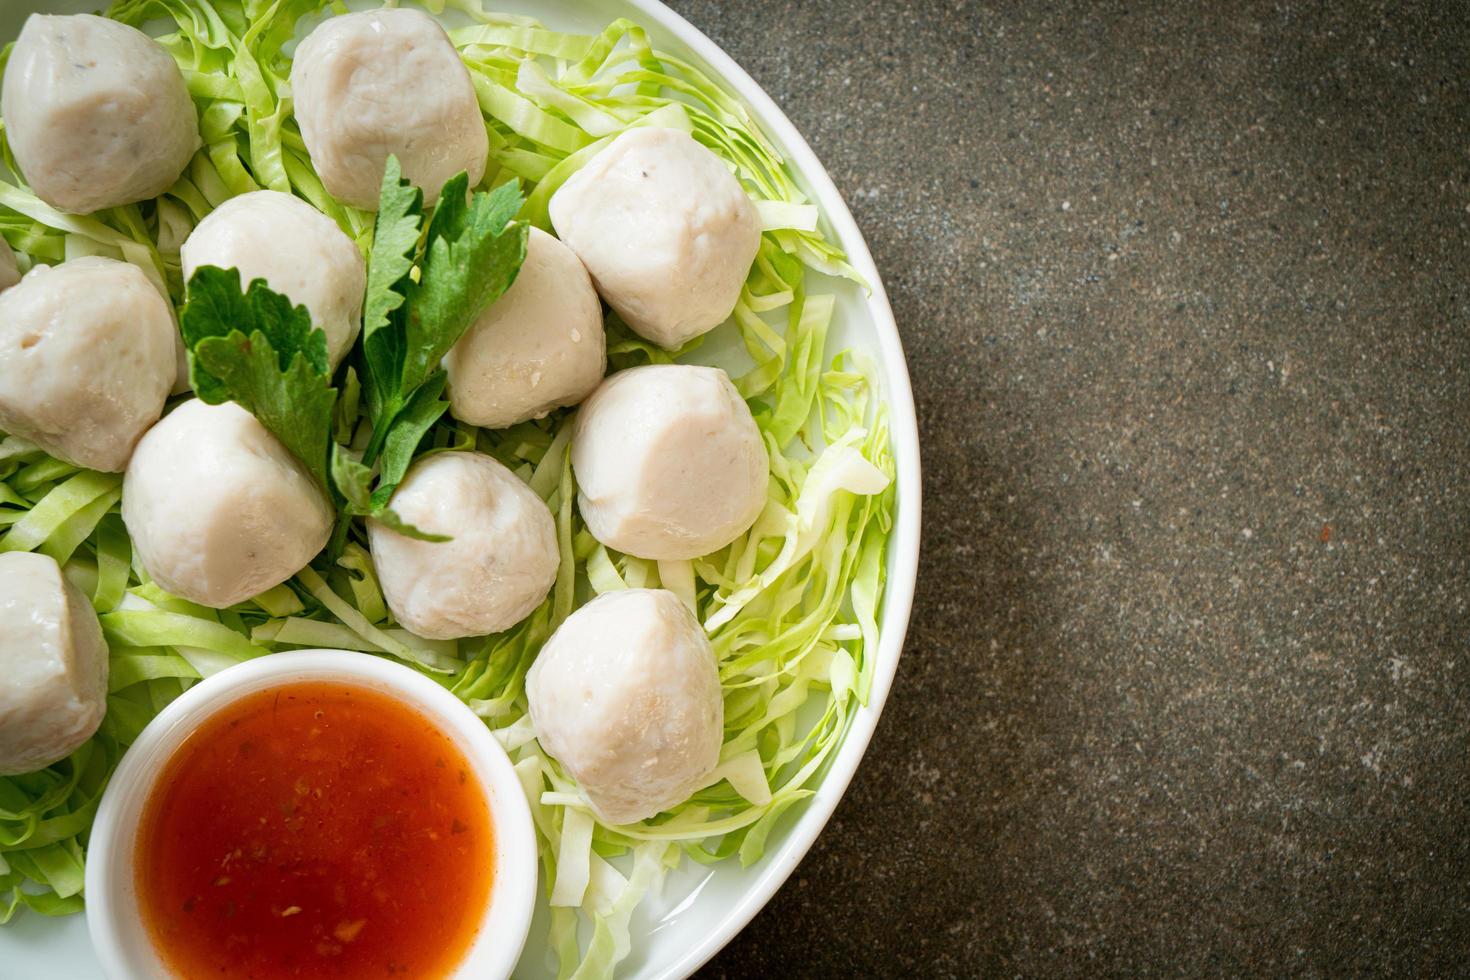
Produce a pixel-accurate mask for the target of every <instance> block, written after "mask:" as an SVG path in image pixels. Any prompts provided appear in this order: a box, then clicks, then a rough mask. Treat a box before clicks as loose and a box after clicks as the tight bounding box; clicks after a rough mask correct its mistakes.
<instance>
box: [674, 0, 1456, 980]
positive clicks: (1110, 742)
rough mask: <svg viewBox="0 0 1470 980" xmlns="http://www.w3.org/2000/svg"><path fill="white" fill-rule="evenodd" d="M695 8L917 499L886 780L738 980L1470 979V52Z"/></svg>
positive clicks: (1294, 20) (1364, 20)
mask: <svg viewBox="0 0 1470 980" xmlns="http://www.w3.org/2000/svg"><path fill="white" fill-rule="evenodd" d="M675 6H676V7H677V8H678V9H679V10H680V11H681V12H683V13H684V14H685V15H686V16H688V17H689V18H690V19H691V20H692V21H693V22H694V23H695V24H696V25H698V26H699V27H701V28H702V29H703V30H705V31H706V32H707V33H708V34H709V35H710V36H711V37H713V38H714V39H715V40H716V41H717V42H719V43H720V44H721V45H723V46H724V47H725V48H726V49H727V50H728V51H730V52H731V53H732V54H733V55H734V56H735V58H736V59H737V60H738V61H739V62H740V63H741V64H742V65H744V66H745V67H746V68H747V69H748V70H749V71H750V72H751V74H753V75H754V76H755V78H756V79H757V80H758V81H759V82H760V83H761V84H762V85H764V86H765V87H766V89H767V91H769V92H770V93H771V95H772V96H774V98H775V99H776V101H777V102H778V103H779V104H780V105H781V106H782V107H783V108H784V109H785V110H786V112H787V113H789V114H790V116H791V118H792V119H793V120H794V121H795V123H796V125H797V127H798V128H800V129H801V130H802V131H803V132H804V133H805V134H806V135H807V136H808V138H809V139H810V140H811V142H812V145H813V147H814V148H815V149H816V151H817V154H818V155H819V156H820V157H821V158H822V159H823V161H824V162H825V163H826V165H827V166H828V168H829V169H830V170H831V172H832V176H833V177H834V178H835V180H836V182H837V185H838V187H839V188H840V189H841V190H842V192H843V194H844V195H845V196H846V197H847V200H848V201H849V202H850V203H851V205H852V208H853V211H854V212H855V214H856V216H857V219H858V223H859V224H860V225H861V226H862V228H863V230H864V232H865V233H866V234H867V237H868V241H869V243H870V244H871V245H872V248H873V252H874V254H875V256H876V258H877V261H878V265H879V268H880V269H881V270H882V272H883V275H884V278H885V281H886V282H887V285H888V289H889V291H890V293H891V295H892V298H893V303H894V307H895V312H896V313H897V315H898V321H899V324H900V327H901V329H902V331H903V338H904V343H905V344H906V346H907V349H908V354H909V359H910V368H911V370H912V372H913V377H914V383H915V388H916V392H917V397H918V403H919V414H920V427H921V429H922V432H923V438H924V456H925V460H924V461H925V473H924V491H925V494H926V499H925V531H924V557H923V567H922V570H921V573H920V580H919V594H918V601H917V604H916V606H915V609H914V620H913V626H912V629H911V631H910V639H909V643H908V647H907V649H906V651H905V653H904V659H903V663H902V665H901V667H900V669H899V674H898V679H897V682H896V686H895V688H894V691H893V696H892V699H891V700H890V701H889V703H888V708H887V711H886V713H885V715H884V717H883V722H882V725H881V726H880V728H879V730H878V734H877V737H876V739H875V741H874V743H873V747H872V751H871V752H870V753H869V755H868V758H867V760H866V762H865V763H864V765H863V767H862V769H861V770H860V771H859V773H858V776H857V778H856V780H855V782H854V783H853V786H852V789H851V791H850V792H849V794H848V796H847V798H846V799H845V800H844V801H843V803H842V805H841V806H840V807H839V809H838V810H837V813H836V816H835V818H834V820H833V822H832V823H831V825H830V826H829V828H828V830H827V832H826V833H825V834H823V836H822V837H821V839H820V840H819V841H818V843H817V845H816V847H815V849H814V850H813V851H812V853H811V855H810V856H809V857H808V858H807V859H806V861H805V862H804V863H803V864H802V865H801V867H800V868H799V869H798V870H797V872H796V874H795V875H794V876H793V877H792V879H791V881H790V882H789V883H788V884H787V885H786V887H785V888H784V889H783V890H782V891H781V893H780V894H779V895H778V896H777V897H776V899H775V900H774V901H773V902H772V903H771V905H770V906H769V908H768V909H767V910H766V911H765V912H763V913H762V914H761V915H760V916H759V917H758V918H757V919H756V920H755V923H754V925H753V927H752V928H751V929H749V930H747V932H746V933H744V934H743V935H742V936H741V937H740V938H738V939H737V940H736V941H735V942H734V943H733V944H732V945H731V946H730V947H729V949H728V950H727V951H726V952H724V953H723V954H722V955H720V956H719V957H718V958H716V959H715V960H714V961H713V962H712V963H711V965H710V966H709V968H708V971H707V972H708V975H709V976H712V977H720V976H729V977H773V976H796V977H808V976H811V977H819V976H837V975H848V974H864V975H920V976H948V975H956V976H972V975H1012V974H1019V975H1072V976H1076V975H1106V974H1122V973H1143V974H1152V975H1157V974H1170V975H1173V974H1190V975H1238V974H1240V973H1242V972H1252V973H1270V974H1280V973H1287V972H1291V973H1304V974H1309V975H1311V974H1315V975H1324V976H1325V975H1341V974H1344V973H1357V974H1363V973H1374V974H1381V973H1390V972H1392V973H1398V974H1402V975H1418V976H1430V975H1436V974H1441V975H1442V974H1445V973H1451V972H1462V971H1465V970H1466V969H1470V966H1467V963H1470V483H1467V477H1470V8H1467V5H1466V4H1465V3H1464V2H1457V0H1452V2H1446V3H1426V4H1422V5H1417V6H1406V7H1402V8H1400V7H1396V6H1384V5H1377V4H1372V5H1368V4H1357V3H1337V4H1324V5H1320V6H1319V5H1317V4H1307V3H1300V2H1296V0H1281V2H1277V3H1274V4H1267V3H1210V4H1199V5H1186V4H1173V3H1167V2H1158V0H1136V2H1129V3H1116V2H1105V3H1085V2H1078V3H1073V4H1066V3H1061V4H1058V3H1047V2H1041V0H1027V2H1015V3H1007V4H970V3H963V2H954V3H937V2H927V3H916V4H908V3H902V2H899V0H884V2H878V3H817V2H805V3H796V2H780V0H768V2H740V3H735V2H729V3H717V2H714V0H679V2H676V3H675ZM1190 8H1194V9H1190ZM1323 8H1327V9H1323Z"/></svg>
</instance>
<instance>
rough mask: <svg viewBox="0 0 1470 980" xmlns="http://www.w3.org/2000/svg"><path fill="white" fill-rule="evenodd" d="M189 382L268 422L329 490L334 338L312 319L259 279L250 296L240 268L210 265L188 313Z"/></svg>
mask: <svg viewBox="0 0 1470 980" xmlns="http://www.w3.org/2000/svg"><path fill="white" fill-rule="evenodd" d="M180 326H181V328H182V330H183V334H184V343H185V344H186V345H187V346H188V348H189V351H190V353H191V355H192V356H191V357H190V358H189V380H190V381H191V382H192V383H193V385H194V391H195V393H196V394H197V395H198V396H199V398H200V399H201V400H202V401H205V402H207V403H209V404H211V405H218V404H221V403H222V402H227V401H234V402H237V403H239V404H240V405H241V406H242V407H243V408H245V409H247V410H248V411H249V412H250V413H251V414H252V415H254V416H255V417H256V418H257V419H259V420H260V423H261V424H262V425H264V426H265V427H266V428H267V429H269V430H270V431H271V433H272V434H273V435H274V436H275V437H276V438H277V439H279V440H281V443H282V444H283V445H284V446H285V447H286V448H287V449H289V450H291V452H292V453H293V454H294V455H295V456H296V458H297V459H299V460H301V462H302V463H303V464H305V466H306V468H307V469H308V470H310V471H311V474H312V475H313V476H315V477H316V478H317V481H318V482H319V483H320V484H321V485H322V487H323V488H324V489H325V488H326V487H328V486H330V484H329V483H328V480H327V447H328V445H329V444H330V443H331V439H332V408H333V406H334V405H335V404H336V402H337V389H336V388H334V387H332V379H331V369H330V367H329V366H328V362H327V335H326V334H325V333H323V332H322V331H321V330H320V329H319V328H313V327H312V325H311V314H309V313H307V311H306V307H304V306H293V305H292V304H291V301H290V300H289V299H287V298H286V297H284V296H282V295H281V294H280V293H277V292H273V291H272V290H271V289H270V288H269V287H267V286H266V284H265V280H264V279H257V280H255V281H254V282H252V283H251V284H250V287H249V288H248V289H247V290H245V291H244V292H243V293H242V292H241V291H240V275H239V273H238V272H236V271H235V270H233V269H229V270H226V269H217V268H215V267H213V266H204V267H203V268H200V269H198V270H197V271H196V272H195V273H194V275H193V277H192V278H190V280H189V301H188V303H186V304H185V306H184V310H183V313H182V314H181V316H180Z"/></svg>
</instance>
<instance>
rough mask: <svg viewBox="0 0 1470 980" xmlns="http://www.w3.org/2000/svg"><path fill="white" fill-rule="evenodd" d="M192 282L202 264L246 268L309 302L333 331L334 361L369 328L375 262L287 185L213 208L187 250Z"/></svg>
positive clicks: (248, 277)
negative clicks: (365, 312)
mask: <svg viewBox="0 0 1470 980" xmlns="http://www.w3.org/2000/svg"><path fill="white" fill-rule="evenodd" d="M179 254H180V257H181V258H182V259H183V263H184V278H185V279H186V280H187V279H188V278H189V277H190V276H192V275H193V274H194V270H195V269H197V268H199V267H200V266H201V265H213V266H218V267H219V268H221V269H239V270H240V285H241V287H242V288H244V287H247V286H249V285H250V283H251V281H252V280H255V279H264V280H265V281H266V285H268V286H270V288H271V289H273V290H275V291H276V292H278V293H281V294H282V295H284V296H286V297H287V298H288V299H290V300H291V302H293V303H296V304H299V305H301V306H305V307H306V309H307V311H308V312H309V313H311V323H312V326H315V327H321V328H322V330H324V331H326V334H327V356H328V357H329V358H330V359H331V362H332V367H334V368H335V367H336V366H337V365H338V364H340V363H341V361H342V358H343V357H345V356H346V354H347V352H348V351H349V350H351V348H352V342H353V341H354V340H356V339H357V332H358V330H359V329H360V328H361V327H362V297H363V292H364V291H365V290H366V289H367V266H366V265H365V264H364V263H363V260H362V253H361V252H359V251H358V249H357V245H356V244H355V243H354V242H353V241H352V239H350V238H348V237H347V236H346V235H345V234H343V232H342V229H340V228H338V227H337V223H336V222H335V221H333V220H332V219H331V218H328V217H327V216H326V215H324V214H322V213H321V212H320V211H318V210H317V209H316V208H314V207H312V206H311V205H310V204H307V203H306V202H305V201H303V200H301V199H300V198H297V197H292V196H291V195H290V194H282V193H280V192H279V191H255V192H254V193H251V194H241V195H240V196H239V197H233V198H230V200H228V201H226V202H225V203H224V204H221V205H220V206H219V208H217V209H216V210H215V211H213V212H211V213H210V214H209V215H208V216H207V217H206V218H205V219H204V220H203V221H201V222H199V225H198V227H196V228H195V229H194V231H193V232H192V233H191V234H190V235H189V238H188V240H186V241H185V242H184V246H183V248H182V249H181V250H180V253H179Z"/></svg>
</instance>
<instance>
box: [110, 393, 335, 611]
mask: <svg viewBox="0 0 1470 980" xmlns="http://www.w3.org/2000/svg"><path fill="white" fill-rule="evenodd" d="M122 516H123V523H124V524H126V525H127V528H128V534H129V535H131V537H132V539H133V548H134V550H135V551H136V552H137V554H138V558H139V559H140V560H141V561H142V563H143V567H144V568H145V569H147V570H148V574H149V575H151V576H152V577H153V580H154V581H155V582H157V583H158V584H159V585H161V586H163V587H164V588H165V589H167V590H168V591H169V592H172V593H173V594H174V595H177V596H182V597H183V598H185V599H188V600H190V601H191V602H197V603H199V604H200V605H204V606H211V607H213V608H215V609H223V608H224V607H226V606H232V605H234V604H235V603H237V602H243V601H245V600H246V599H249V598H250V597H251V596H256V595H259V594H260V593H262V592H264V591H265V590H266V589H269V588H273V587H274V586H277V585H280V584H281V583H282V582H284V581H286V579H288V578H290V577H291V576H292V575H295V574H296V573H297V572H298V571H300V570H301V569H302V567H303V566H305V565H306V563H307V562H309V561H311V559H312V557H313V556H315V555H316V553H317V552H319V551H321V550H322V548H323V547H325V546H326V543H327V537H328V536H329V535H330V534H331V531H332V518H333V516H334V514H333V511H332V506H331V504H330V503H329V502H328V501H327V496H326V494H325V493H324V492H323V490H322V488H321V486H320V485H319V484H318V483H317V482H316V480H315V479H314V478H313V477H312V475H311V473H310V472H308V471H307V469H306V467H305V466H303V465H302V464H301V462H300V461H299V460H298V459H297V458H296V457H295V456H293V455H292V454H291V451H290V450H289V449H287V448H286V447H285V446H283V445H282V444H281V442H280V440H278V439H277V438H276V437H275V436H273V435H271V434H270V432H269V431H267V430H266V428H265V426H263V425H261V424H260V422H258V421H257V420H256V418H255V416H253V415H251V414H250V413H249V412H247V411H246V410H245V409H243V408H241V407H240V406H239V405H236V404H235V403H234V402H225V403H224V404H222V405H207V404H205V403H204V402H202V401H199V400H198V399H194V400H192V401H187V402H184V404H182V405H180V406H179V407H178V408H176V409H174V410H173V411H172V412H170V413H169V414H168V415H167V416H165V417H164V418H163V420H162V421H160V422H159V423H158V424H157V425H155V426H154V427H153V428H152V429H150V430H148V434H147V435H146V436H144V437H143V440H142V441H141V442H140V443H138V449H137V451H136V452H135V453H133V460H132V462H131V463H129V464H128V472H127V475H126V476H125V477H124V478H123V497H122Z"/></svg>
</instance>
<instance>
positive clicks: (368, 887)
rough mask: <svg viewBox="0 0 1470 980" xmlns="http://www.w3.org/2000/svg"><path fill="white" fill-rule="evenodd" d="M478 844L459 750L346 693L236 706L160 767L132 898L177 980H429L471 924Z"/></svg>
mask: <svg viewBox="0 0 1470 980" xmlns="http://www.w3.org/2000/svg"><path fill="white" fill-rule="evenodd" d="M493 854H494V833H493V828H492V826H491V822H490V812H489V807H488V805H487V803H486V800H485V795H484V792H483V790H482V789H481V788H480V785H479V783H478V781H477V780H475V779H474V778H473V776H472V770H471V767H470V764H469V762H468V760H466V759H465V757H464V753H463V752H462V751H460V749H459V747H458V746H457V745H455V743H454V742H453V741H452V740H451V739H450V738H449V736H447V735H445V734H444V733H443V732H442V731H440V730H439V729H438V728H437V727H436V726H435V725H434V724H433V723H432V722H431V721H429V720H428V719H427V718H425V717H424V716H423V715H421V714H420V713H419V712H418V711H417V710H415V709H414V708H412V707H410V706H408V705H406V704H404V703H403V702H401V701H398V700H397V699H395V698H392V697H390V696H388V695H385V694H380V693H378V692H376V691H372V690H369V689H367V688H364V687H358V686H354V685H350V684H341V683H329V682H309V683H299V684H292V685H286V686H283V687H277V688H272V689H269V690H266V691H261V692H258V693H256V694H251V695H247V696H245V697H243V698H241V699H240V700H238V701H236V702H235V703H233V704H231V705H230V706H228V707H227V708H225V709H223V710H222V711H220V712H219V713H218V714H216V715H215V716H214V717H212V718H210V719H209V720H208V721H207V722H205V723H204V724H203V725H201V726H200V728H199V730H198V731H196V732H195V733H194V734H193V735H191V736H190V737H189V739H188V741H186V742H185V743H184V744H183V746H182V747H181V748H180V749H179V750H178V752H177V753H175V755H174V757H173V758H172V759H170V760H169V763H168V765H167V767H166V768H165V770H164V772H163V774H162V776H161V777H160V778H159V781H158V784H157V786H156V787H155V788H154V790H153V793H152V795H151V796H150V797H149V800H148V803H147V805H146V806H145V808H144V810H143V817H142V823H141V826H140V828H139V832H138V841H137V853H136V869H137V870H136V872H135V875H136V884H137V890H138V896H139V899H140V902H141V905H142V912H143V919H144V921H145V922H146V923H147V924H148V928H149V931H150V933H151V934H152V937H153V941H154V944H155V946H156V947H157V948H158V950H159V953H160V955H161V956H162V958H163V960H164V962H165V963H167V964H168V965H169V966H170V967H171V968H172V969H173V970H174V971H175V972H176V973H178V974H179V975H180V976H182V977H188V978H190V980H195V978H205V977H218V978H225V980H234V978H239V980H247V978H248V980H278V978H288V977H289V978H296V977H344V978H353V980H357V978H363V980H366V978H372V977H404V978H412V980H429V978H435V977H444V976H446V975H447V974H448V973H449V972H450V971H452V970H453V969H454V968H455V967H456V966H457V965H458V964H459V962H460V961H461V960H462V959H463V957H464V954H465V953H466V952H467V951H468V950H469V947H470V945H471V943H472V942H473V941H474V939H475V935H476V932H477V930H478V928H479V924H480V922H481V920H482V919H483V917H484V913H485V903H486V901H487V900H488V897H489V894H490V885H491V882H492V879H493V877H494V868H493V860H494V858H493Z"/></svg>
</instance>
